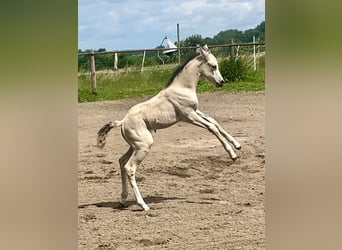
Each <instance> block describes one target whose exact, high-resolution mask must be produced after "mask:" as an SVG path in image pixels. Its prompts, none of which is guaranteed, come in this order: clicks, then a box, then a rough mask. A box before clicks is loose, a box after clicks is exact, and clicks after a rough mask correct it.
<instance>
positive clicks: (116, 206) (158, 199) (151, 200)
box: [78, 196, 185, 210]
mask: <svg viewBox="0 0 342 250" xmlns="http://www.w3.org/2000/svg"><path fill="white" fill-rule="evenodd" d="M144 200H145V202H146V203H147V204H158V203H162V202H165V201H170V200H185V198H179V197H163V196H147V197H146V198H144ZM132 205H137V202H136V201H135V200H130V201H127V202H126V204H125V205H124V206H123V205H122V204H121V203H120V202H114V201H102V202H95V203H89V204H82V205H79V206H78V208H79V209H82V208H87V207H90V206H95V207H99V208H103V207H104V208H112V209H113V210H126V209H127V208H128V207H130V206H132Z"/></svg>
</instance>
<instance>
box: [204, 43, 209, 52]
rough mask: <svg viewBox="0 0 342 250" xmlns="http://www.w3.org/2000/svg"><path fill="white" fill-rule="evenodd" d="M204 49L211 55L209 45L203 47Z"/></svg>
mask: <svg viewBox="0 0 342 250" xmlns="http://www.w3.org/2000/svg"><path fill="white" fill-rule="evenodd" d="M203 49H204V50H205V51H207V52H208V53H210V50H209V48H208V45H206V44H205V45H204V46H203Z"/></svg>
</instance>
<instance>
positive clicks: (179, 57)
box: [177, 23, 181, 64]
mask: <svg viewBox="0 0 342 250" xmlns="http://www.w3.org/2000/svg"><path fill="white" fill-rule="evenodd" d="M177 47H178V64H180V62H181V51H180V40H179V23H177Z"/></svg>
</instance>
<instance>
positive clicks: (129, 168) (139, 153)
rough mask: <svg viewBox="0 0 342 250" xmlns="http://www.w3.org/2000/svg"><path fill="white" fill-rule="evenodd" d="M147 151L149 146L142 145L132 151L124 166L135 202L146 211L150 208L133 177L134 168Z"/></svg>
mask: <svg viewBox="0 0 342 250" xmlns="http://www.w3.org/2000/svg"><path fill="white" fill-rule="evenodd" d="M148 152H149V147H146V148H145V147H144V148H141V149H139V150H136V151H134V152H133V155H132V157H131V158H130V159H129V160H128V162H127V164H126V165H125V167H124V168H125V171H126V173H127V176H128V179H129V181H130V184H131V186H132V188H133V192H134V195H135V198H136V200H137V203H138V205H139V206H140V207H142V208H143V209H144V210H145V211H148V210H149V209H150V208H149V207H148V206H147V205H146V203H145V201H144V199H143V198H142V196H141V193H140V191H139V188H138V184H137V182H136V179H135V173H136V169H137V167H138V165H139V164H140V162H141V161H142V160H143V159H144V158H145V156H146V155H147V153H148Z"/></svg>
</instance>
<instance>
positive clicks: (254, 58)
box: [253, 36, 256, 70]
mask: <svg viewBox="0 0 342 250" xmlns="http://www.w3.org/2000/svg"><path fill="white" fill-rule="evenodd" d="M253 43H254V45H253V61H254V70H256V56H255V36H253Z"/></svg>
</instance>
